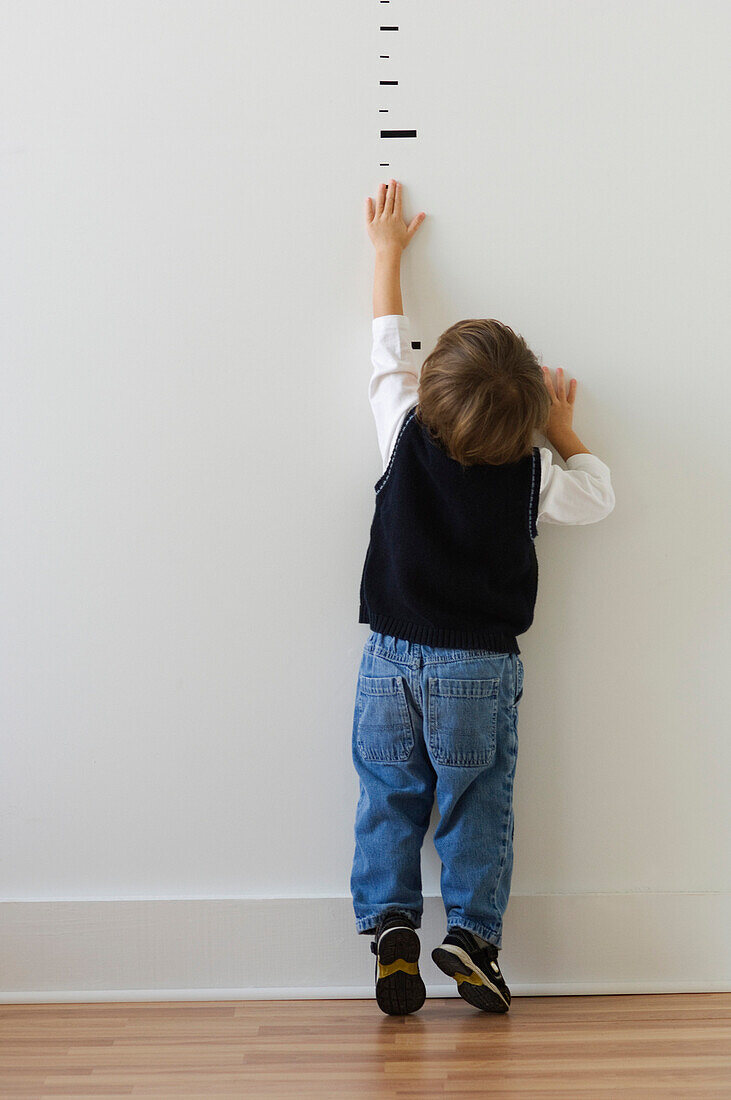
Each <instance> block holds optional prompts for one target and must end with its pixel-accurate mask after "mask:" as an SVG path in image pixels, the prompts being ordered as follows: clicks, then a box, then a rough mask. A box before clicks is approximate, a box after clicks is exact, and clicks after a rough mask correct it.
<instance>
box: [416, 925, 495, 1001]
mask: <svg viewBox="0 0 731 1100" xmlns="http://www.w3.org/2000/svg"><path fill="white" fill-rule="evenodd" d="M497 955H498V948H497V947H496V946H495V944H494V943H488V944H486V945H485V946H484V947H480V944H479V942H478V941H477V940H476V939H475V937H474V936H473V935H472V933H471V932H468V931H467V929H466V928H457V927H452V928H450V929H449V930H448V931H447V934H446V936H445V937H444V942H443V943H442V944H440V946H439V947H435V948H434V950H433V951H432V953H431V957H432V958H433V959H434V962H435V963H436V964H437V966H438V967H439V969H440V970H443V971H444V973H445V974H449V976H450V978H454V980H455V981H456V983H457V991H458V992H459V995H460V997H462V999H463V1000H465V1001H467V1003H468V1004H471V1005H473V1007H474V1008H481V1009H482V1011H483V1012H507V1011H508V1009H509V1008H510V990H509V989H508V987H507V984H506V982H505V979H504V978H503V976H502V974H501V973H500V967H499V965H498V961H497Z"/></svg>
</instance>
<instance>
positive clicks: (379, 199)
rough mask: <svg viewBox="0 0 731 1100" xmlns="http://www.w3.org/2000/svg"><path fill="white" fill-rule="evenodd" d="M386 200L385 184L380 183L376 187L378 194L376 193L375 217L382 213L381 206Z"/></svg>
mask: <svg viewBox="0 0 731 1100" xmlns="http://www.w3.org/2000/svg"><path fill="white" fill-rule="evenodd" d="M385 202H386V184H385V183H381V184H380V185H379V187H378V194H377V195H376V217H380V216H381V214H382V213H383V207H384V204H385Z"/></svg>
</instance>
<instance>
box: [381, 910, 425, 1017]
mask: <svg viewBox="0 0 731 1100" xmlns="http://www.w3.org/2000/svg"><path fill="white" fill-rule="evenodd" d="M420 951H421V944H420V942H419V937H418V936H417V934H416V932H415V931H414V930H413V929H412V928H400V927H399V928H387V929H386V930H385V932H384V933H383V935H382V936H381V938H380V939H379V941H378V955H377V956H376V1001H377V1002H378V1007H379V1008H380V1009H381V1011H382V1012H385V1013H386V1014H387V1015H388V1016H406V1015H408V1013H409V1012H417V1011H418V1010H419V1009H420V1008H421V1006H422V1005H423V1003H424V1001H425V1000H426V986H425V985H424V982H423V980H422V977H421V975H420V973H419V953H420Z"/></svg>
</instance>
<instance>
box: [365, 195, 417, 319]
mask: <svg viewBox="0 0 731 1100" xmlns="http://www.w3.org/2000/svg"><path fill="white" fill-rule="evenodd" d="M365 213H366V228H367V230H368V236H369V237H370V239H371V240H372V241H373V246H374V248H375V250H376V263H375V272H374V277H373V316H374V317H388V316H390V315H394V314H401V313H403V311H404V307H403V302H402V299H401V253H402V252H403V250H404V249H405V248H406V247H407V245H408V244H409V241H410V240H411V238H412V237H413V236H414V234H415V233H416V230H417V229H418V228H419V226H420V225H421V223H422V222H423V220H424V218H425V217H426V214H425V213H424V211H423V210H422V211H421V213H420V214H417V215H416V216H415V217H414V218H413V219H412V220H411V222H410V223H409V225H407V224H406V222H405V221H404V219H403V215H402V211H401V184H400V183H398V182H397V181H396V180H394V179H392V180H391V181H390V183H389V185H388V186H387V185H386V184H385V183H382V184H381V185H380V187H379V188H378V195H377V197H376V206H375V211H374V209H373V200H372V199H371V197H370V195H369V196H368V198H367V199H366V210H365Z"/></svg>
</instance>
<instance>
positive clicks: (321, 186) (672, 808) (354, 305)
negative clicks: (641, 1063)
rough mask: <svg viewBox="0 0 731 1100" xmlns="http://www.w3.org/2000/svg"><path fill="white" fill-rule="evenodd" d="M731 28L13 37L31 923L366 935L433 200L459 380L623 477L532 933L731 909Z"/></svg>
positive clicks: (571, 581) (20, 861)
mask: <svg viewBox="0 0 731 1100" xmlns="http://www.w3.org/2000/svg"><path fill="white" fill-rule="evenodd" d="M730 11H731V9H729V7H728V5H727V4H725V3H711V2H702V3H696V4H693V5H691V4H687V3H673V2H662V3H658V2H641V3H637V2H636V0H633V2H613V3H609V4H607V3H606V2H605V0H602V2H593V0H591V2H582V3H576V2H573V3H566V2H545V3H544V2H541V3H536V2H507V0H500V2H495V3H489V4H481V3H478V2H477V0H474V2H466V0H462V2H460V3H455V4H449V5H447V4H445V3H443V2H441V3H435V2H433V0H428V2H425V0H419V2H418V3H417V2H416V0H392V2H391V3H390V5H385V4H378V3H376V2H375V0H374V2H373V3H363V4H358V5H348V7H347V11H346V10H345V8H344V6H343V5H342V4H338V3H335V2H334V0H329V2H328V0H314V2H313V3H309V4H307V5H301V4H296V3H280V4H272V5H267V6H265V5H251V4H240V3H235V2H233V0H230V2H220V0H206V2H205V3H204V2H202V0H198V2H172V0H170V2H160V0H154V2H150V0H144V2H143V0H126V2H125V3H110V2H99V0H83V2H70V0H66V2H63V3H52V2H39V0H30V2H28V0H24V2H22V3H21V2H20V0H17V2H15V3H12V2H11V3H7V2H6V3H5V4H4V5H3V8H2V24H3V32H2V35H0V92H1V94H2V102H3V104H4V109H3V128H2V134H1V142H2V143H1V146H0V150H1V152H2V201H1V203H0V216H1V217H2V223H3V231H2V240H3V244H2V253H3V256H2V270H3V292H2V295H1V302H0V309H1V310H2V314H1V316H0V326H1V332H2V348H3V352H2V361H3V377H4V383H3V393H2V422H3V427H2V469H3V476H2V479H1V482H2V501H1V507H2V516H3V538H2V569H1V570H0V576H1V578H2V668H3V672H2V729H3V735H4V736H3V741H4V747H3V764H2V769H0V782H1V784H2V789H1V790H0V822H1V823H2V828H1V829H0V845H1V850H0V868H1V870H0V875H1V882H0V889H1V891H2V897H3V898H4V899H6V900H15V901H25V900H33V899H37V900H45V901H48V900H52V899H66V900H70V899H79V900H82V899H91V898H98V899H116V898H155V899H164V898H179V899H193V898H216V899H220V898H227V897H230V898H251V899H253V898H277V897H281V898H315V897H332V898H341V899H343V898H345V899H347V898H348V897H349V874H350V864H351V859H352V852H353V839H352V829H353V817H354V809H355V799H356V796H357V781H356V777H355V773H354V771H353V769H352V763H351V759H350V736H351V723H352V708H353V703H354V698H355V678H356V672H357V667H358V663H359V660H360V653H361V649H362V646H363V643H364V641H365V638H366V637H367V634H368V628H367V627H366V626H364V625H361V624H358V623H357V615H358V585H359V580H360V573H361V568H362V562H363V557H364V554H365V550H366V545H367V538H368V531H369V526H370V521H371V516H372V508H373V504H374V496H373V491H372V486H373V483H374V482H375V480H376V479H377V478H378V476H379V475H380V472H381V465H380V456H379V454H378V448H377V442H376V435H375V427H374V423H373V420H372V415H371V411H370V408H369V405H368V398H367V388H368V379H369V376H370V370H371V367H370V362H369V353H370V324H371V301H370V295H371V278H372V249H371V245H370V242H369V241H368V238H367V235H366V233H365V229H364V224H363V205H364V200H365V196H366V195H368V194H369V193H370V194H371V195H375V193H376V188H377V185H378V183H379V182H380V181H381V180H384V179H387V178H388V177H389V176H390V175H394V176H395V177H396V178H398V179H401V180H402V181H403V182H404V186H405V204H406V208H407V213H408V216H409V217H411V216H412V215H413V213H415V212H417V211H418V210H422V209H423V210H425V211H426V212H427V219H426V221H425V223H424V225H423V226H422V228H421V229H420V230H419V233H418V235H417V238H416V239H415V241H414V243H413V244H412V245H411V246H410V248H409V250H408V251H407V253H406V254H405V257H404V280H403V285H404V301H405V310H406V312H407V313H408V314H409V316H410V318H411V320H412V325H413V334H414V338H415V339H421V341H422V352H421V355H422V356H423V355H424V354H426V352H427V350H428V349H429V348H430V347H431V346H432V345H433V343H434V341H435V340H436V338H437V336H438V335H439V333H440V332H441V331H442V330H443V329H444V328H445V327H446V326H447V325H448V324H451V323H452V322H453V321H455V320H457V319H458V318H460V317H474V316H496V317H498V318H500V319H502V320H504V321H506V322H507V323H509V324H511V325H512V326H513V327H515V328H517V329H518V330H519V331H521V332H522V333H523V334H524V335H525V337H526V339H527V340H528V341H529V343H530V344H531V346H533V348H534V349H535V350H536V351H537V352H538V353H539V354H540V355H542V356H543V359H544V361H545V362H547V363H548V364H550V365H551V366H554V367H555V366H556V365H562V366H563V367H564V368H565V370H566V371H567V372H568V373H569V374H570V375H575V376H576V377H577V378H578V380H579V388H578V396H577V403H576V413H575V427H576V428H577V430H578V432H579V434H580V435H581V437H582V439H583V440H584V441H585V443H586V445H587V446H588V447H589V448H590V449H591V450H593V451H595V452H596V453H597V454H599V455H600V457H602V458H603V459H604V460H605V461H606V462H607V463H608V464H609V466H610V468H611V470H612V474H613V481H614V487H615V492H616V498H617V504H616V508H615V511H614V512H613V514H612V515H611V516H610V517H609V518H608V519H607V520H605V521H604V522H602V523H600V524H597V525H596V526H590V527H576V528H565V529H560V528H555V527H553V528H551V527H545V526H543V527H541V528H539V531H540V534H539V538H538V540H537V544H536V546H537V552H538V557H539V596H538V603H537V607H536V619H535V623H534V625H533V627H532V628H531V630H530V631H529V632H528V633H527V634H526V635H523V636H521V638H520V644H521V648H522V655H523V660H524V664H525V695H524V700H523V702H522V704H521V714H520V731H519V735H520V742H521V755H520V759H519V764H518V775H517V780H516V838H515V839H516V862H515V872H514V878H513V890H514V894H516V895H537V894H576V895H586V894H591V893H593V892H607V893H621V894H625V895H632V896H634V895H638V894H642V893H645V892H652V893H657V894H667V895H668V896H669V897H671V896H672V897H674V896H676V895H685V894H687V893H689V892H697V893H699V894H703V895H710V894H716V893H718V892H721V891H726V890H728V886H729V883H728V856H729V847H728V818H727V811H726V797H725V795H726V790H727V786H728V762H729V748H728V713H729V703H730V700H729V692H728V681H729V677H728V675H727V668H728V661H729V657H730V656H731V654H730V652H729V648H730V647H729V631H728V623H729V602H728V591H729V585H728V580H729V569H728V546H729V541H728V491H729V472H728V471H729V464H728V458H727V441H726V436H727V431H726V422H725V421H726V412H727V407H728V396H729V386H728V381H727V378H728V363H727V360H728V352H729V336H730V335H731V334H730V332H729V310H728V292H729V281H728V263H727V256H728V254H729V245H730V243H731V242H730V241H729V236H730V233H729V218H728V203H727V190H726V188H727V181H728V178H729V169H730V168H731V155H730V151H729V133H728V127H727V125H726V118H727V113H728V105H729V98H728V93H729V85H728V76H727V72H726V70H727V46H726V41H727V39H728V31H729V22H731V19H730ZM384 12H386V13H387V16H386V15H384ZM384 18H385V19H386V21H387V22H393V23H398V25H399V26H400V28H401V29H400V31H399V32H398V34H391V35H387V36H385V37H384V33H385V32H384V33H379V31H378V26H379V22H382V21H383V20H384ZM386 39H387V45H388V47H389V48H388V49H384V48H383V47H384V42H385V41H386ZM381 53H390V54H391V55H392V58H391V60H390V61H380V60H379V54H381ZM389 78H390V79H398V80H399V81H400V83H399V86H398V88H396V89H379V85H378V81H379V79H389ZM382 106H390V107H391V110H390V113H389V114H388V115H383V114H379V113H378V108H379V107H382ZM384 119H386V120H388V122H389V123H390V124H392V125H394V126H397V127H409V128H410V127H415V128H416V129H417V131H418V138H417V139H416V140H415V141H408V140H403V141H396V142H387V141H380V140H379V138H378V133H379V128H380V126H381V124H382V123H383V120H384ZM384 152H385V153H386V154H387V155H385V156H384ZM383 160H389V162H390V167H389V168H388V169H386V168H383V169H381V168H379V163H380V161H383ZM435 821H436V810H435V814H434V818H433V821H432V829H431V830H430V832H429V835H428V836H427V841H426V844H425V848H424V892H425V894H427V895H436V894H438V891H439V861H438V859H437V857H436V854H435V852H434V850H433V846H432V842H431V836H432V832H433V827H434V824H435ZM684 911H685V910H684ZM342 913H343V920H344V922H345V927H346V933H347V934H351V932H352V934H353V951H354V952H356V953H358V952H360V953H362V949H363V941H362V938H360V939H359V940H356V938H355V936H354V922H353V927H352V928H351V927H350V924H349V922H351V921H352V913H351V910H350V908H349V901H347V902H346V904H345V905H344V906H343V909H342ZM509 925H510V921H509V913H508V916H507V918H506V934H508V933H509ZM538 927H539V928H540V925H539V926H538ZM608 931H611V933H612V934H614V933H615V932H617V933H618V932H621V931H622V929H620V928H615V927H614V925H609V926H608ZM697 931H698V925H697V921H696V920H695V919H694V920H693V921H691V922H690V926H689V927H688V928H687V935H688V936H692V935H695V934H696V933H697ZM718 950H719V943H713V942H710V943H709V945H708V952H709V954H708V960H709V966H710V967H711V968H712V967H713V966H714V965H715V963H714V962H713V961H712V960H713V959H714V958H717V957H718ZM368 957H369V958H371V956H370V955H369V956H368ZM368 965H369V967H370V964H368ZM668 965H669V966H671V967H672V965H674V964H673V962H672V959H671V961H670V962H669V963H668ZM675 965H679V964H675ZM670 976H671V977H672V976H673V975H672V974H671V975H670ZM639 977H640V978H641V975H640V976H639ZM20 988H22V984H21V986H20Z"/></svg>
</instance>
